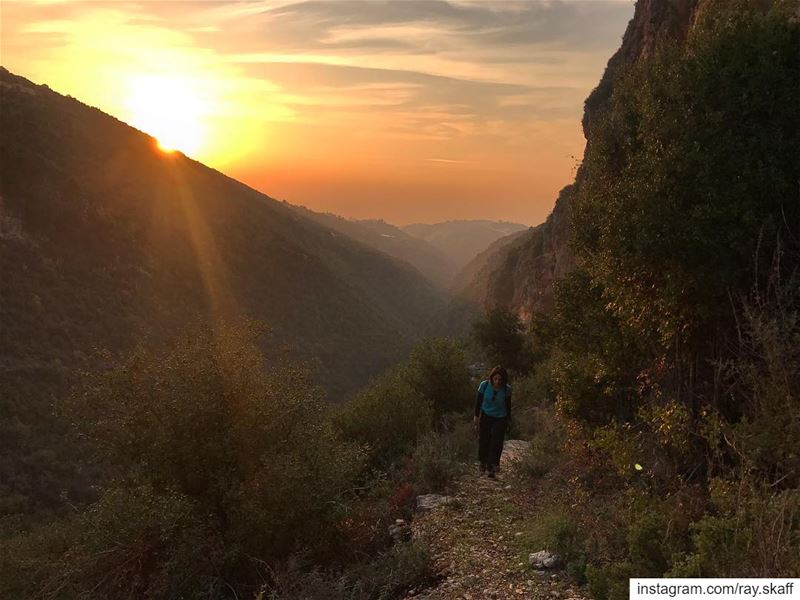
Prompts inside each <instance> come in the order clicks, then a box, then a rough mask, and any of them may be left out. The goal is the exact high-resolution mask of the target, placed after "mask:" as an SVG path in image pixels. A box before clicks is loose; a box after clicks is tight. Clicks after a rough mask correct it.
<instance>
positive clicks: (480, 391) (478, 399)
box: [472, 383, 486, 429]
mask: <svg viewBox="0 0 800 600" xmlns="http://www.w3.org/2000/svg"><path fill="white" fill-rule="evenodd" d="M485 389H486V388H485V387H484V386H483V383H481V385H479V386H478V393H477V394H476V395H475V416H474V417H473V419H472V424H473V425H474V426H475V428H476V429H477V428H478V423H479V421H480V418H481V405H482V404H483V391H484V390H485Z"/></svg>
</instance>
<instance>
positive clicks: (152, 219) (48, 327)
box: [0, 69, 443, 508]
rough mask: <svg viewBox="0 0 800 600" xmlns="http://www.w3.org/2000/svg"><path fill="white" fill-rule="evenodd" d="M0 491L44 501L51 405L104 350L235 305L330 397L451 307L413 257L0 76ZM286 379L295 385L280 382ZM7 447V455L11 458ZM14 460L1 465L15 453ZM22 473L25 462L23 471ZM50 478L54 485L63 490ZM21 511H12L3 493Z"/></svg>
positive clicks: (164, 334)
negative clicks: (310, 369) (378, 246)
mask: <svg viewBox="0 0 800 600" xmlns="http://www.w3.org/2000/svg"><path fill="white" fill-rule="evenodd" d="M0 86H1V87H0V92H1V93H2V102H0V130H2V132H3V134H2V141H0V151H1V152H2V161H0V169H1V170H0V268H1V269H2V277H0V281H2V284H1V285H0V383H1V384H2V388H3V389H2V391H0V402H2V406H1V407H0V408H2V414H3V421H4V425H2V429H3V431H2V432H0V440H2V441H0V454H2V455H3V456H4V457H9V458H8V460H9V463H8V464H14V465H15V466H14V467H13V468H11V472H10V471H9V468H4V467H2V465H0V468H2V469H3V472H2V473H0V481H2V485H3V486H4V487H5V489H3V490H0V492H2V495H3V496H4V497H6V498H11V500H9V502H11V504H14V503H15V502H14V501H13V498H15V497H17V496H15V494H19V495H21V496H20V497H19V498H18V499H19V500H20V502H23V503H24V496H26V495H27V494H28V493H30V492H31V491H32V488H33V487H36V488H39V489H37V490H34V491H33V493H32V494H31V495H33V496H35V497H36V498H37V501H39V502H43V503H46V502H47V500H48V497H47V496H48V493H50V492H52V490H49V491H47V492H46V491H45V489H46V488H47V479H48V477H49V476H50V475H48V474H47V473H42V472H41V471H36V472H35V473H34V472H33V471H35V470H36V469H38V468H40V467H41V466H42V464H46V465H49V466H47V470H49V471H53V470H57V469H59V468H63V467H60V466H59V465H63V464H64V463H65V462H67V461H56V460H48V459H47V458H46V457H45V458H44V459H41V458H40V459H37V460H36V461H34V462H36V464H37V465H38V467H35V468H34V467H31V469H33V470H27V471H26V470H25V469H27V467H26V466H25V465H29V464H31V463H30V462H29V461H26V460H24V459H19V455H20V454H22V455H33V454H36V453H41V452H47V450H43V449H42V448H44V447H46V446H48V443H43V440H45V439H46V438H48V436H50V437H51V438H52V439H51V441H53V444H52V445H51V446H49V447H51V448H52V447H58V436H59V433H58V427H57V425H56V424H55V422H54V421H53V420H52V418H51V413H52V409H51V403H52V402H53V401H54V400H57V399H59V398H61V397H63V396H64V395H65V394H66V393H67V391H68V389H69V387H70V385H71V384H72V383H73V382H74V381H75V379H76V375H77V373H78V372H79V371H80V370H81V369H85V368H95V367H96V366H97V364H98V358H97V356H96V354H95V351H96V350H98V349H99V350H108V351H109V352H110V353H111V354H110V356H111V357H114V356H116V355H119V354H120V353H123V352H125V351H127V350H129V349H130V348H132V347H133V346H134V345H135V344H137V343H144V344H146V345H151V346H154V347H158V346H160V345H163V343H164V342H165V341H167V340H168V339H170V338H171V337H173V336H174V335H175V334H176V333H178V332H180V331H181V330H183V329H184V328H185V327H186V326H187V325H188V324H191V323H196V322H201V323H202V322H205V323H209V322H211V323H215V322H221V321H228V320H233V319H237V318H239V317H242V316H246V317H252V318H256V319H259V320H263V321H264V322H265V323H266V324H267V325H268V326H269V327H270V328H271V329H272V331H273V335H272V336H271V337H270V338H269V340H270V341H269V344H268V347H265V348H264V350H265V352H267V353H268V354H273V355H274V354H275V353H276V352H279V351H281V349H282V347H283V346H284V345H285V344H289V345H290V346H291V347H293V348H294V353H295V354H297V355H299V356H301V357H305V358H309V359H313V360H315V361H317V369H318V373H319V381H320V382H321V383H323V384H324V385H325V386H326V387H327V388H328V390H329V391H330V398H331V400H333V401H339V400H341V399H342V398H343V395H344V394H345V392H347V391H349V390H353V389H355V388H357V387H359V386H362V385H364V384H365V383H366V382H367V380H368V378H370V377H371V376H373V375H375V374H376V373H378V372H380V371H382V370H383V369H385V368H386V367H387V366H389V365H390V364H392V363H393V362H394V361H396V360H397V359H398V358H399V357H400V356H401V355H402V354H403V353H404V352H405V351H407V350H408V349H409V348H410V346H411V344H412V342H413V341H414V340H415V339H416V338H417V337H418V336H419V335H420V333H421V331H422V330H423V329H424V326H425V323H426V321H427V320H428V319H429V318H430V315H431V314H433V313H434V312H438V310H440V309H441V307H442V306H443V302H442V300H441V298H440V296H439V293H438V292H437V291H436V290H435V289H434V288H433V286H431V285H430V284H429V283H428V282H427V281H425V280H424V279H423V277H421V276H420V274H419V273H418V272H417V271H415V270H414V269H413V268H412V267H410V266H408V265H405V264H402V263H400V262H398V261H396V260H392V259H389V258H388V257H386V256H385V255H384V254H381V253H379V252H376V251H375V250H373V249H371V248H368V247H366V246H364V245H363V244H360V243H358V242H356V241H354V240H351V239H350V238H348V237H346V236H344V235H339V234H338V233H336V232H333V231H332V230H330V229H328V228H326V227H323V226H321V225H319V224H318V223H316V222H314V221H312V220H310V219H307V218H304V217H303V216H301V215H300V214H299V213H298V212H297V211H295V210H293V209H292V208H290V207H289V206H286V205H284V204H282V203H280V202H276V201H274V200H272V199H271V198H269V197H267V196H265V195H263V194H260V193H258V192H256V191H255V190H253V189H251V188H248V187H247V186H245V185H243V184H241V183H239V182H237V181H235V180H232V179H230V178H228V177H226V176H224V175H222V174H221V173H219V172H216V171H214V170H212V169H210V168H208V167H206V166H204V165H202V164H200V163H197V162H195V161H192V160H190V159H188V158H186V157H185V156H183V155H182V154H180V153H175V154H164V153H163V152H161V151H160V150H158V149H157V148H156V146H155V144H154V140H153V139H152V138H150V137H149V136H147V135H145V134H143V133H141V132H139V131H137V130H135V129H133V128H131V127H129V126H127V125H126V124H124V123H122V122H120V121H118V120H116V119H114V118H112V117H110V116H108V115H106V114H103V113H102V112H100V111H99V110H96V109H94V108H90V107H88V106H86V105H84V104H81V103H80V102H78V101H77V100H75V99H72V98H67V97H64V96H61V95H60V94H57V93H55V92H53V91H51V90H50V89H49V88H47V87H46V86H36V85H34V84H32V83H30V82H29V81H27V80H26V79H23V78H21V77H17V76H15V75H13V74H11V73H9V72H8V71H6V70H5V69H3V70H2V72H0ZM287 385H291V382H287ZM15 457H16V458H17V460H15ZM7 466H8V465H7ZM20 470H21V471H20ZM56 492H57V491H56ZM11 508H13V507H11Z"/></svg>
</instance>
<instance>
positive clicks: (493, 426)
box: [478, 412, 508, 469]
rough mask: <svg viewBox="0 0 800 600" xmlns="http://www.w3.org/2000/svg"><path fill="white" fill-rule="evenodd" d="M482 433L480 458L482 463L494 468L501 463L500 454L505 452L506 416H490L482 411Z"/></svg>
mask: <svg viewBox="0 0 800 600" xmlns="http://www.w3.org/2000/svg"><path fill="white" fill-rule="evenodd" d="M480 421H481V422H480V429H479V432H480V435H479V436H478V460H479V461H481V465H486V466H487V467H488V468H489V469H494V468H496V467H497V466H499V465H500V455H501V454H502V453H503V440H504V438H505V436H506V426H507V425H508V419H507V418H506V417H501V418H498V417H490V416H489V415H487V414H486V413H484V412H481V419H480Z"/></svg>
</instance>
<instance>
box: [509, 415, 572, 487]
mask: <svg viewBox="0 0 800 600" xmlns="http://www.w3.org/2000/svg"><path fill="white" fill-rule="evenodd" d="M515 410H516V409H515ZM519 414H520V413H519V412H518V413H517V415H518V416H515V417H514V418H515V419H520V418H525V419H527V420H528V421H529V422H530V429H531V430H532V435H530V436H529V439H530V446H529V447H528V449H527V450H526V451H525V453H524V454H523V455H522V462H521V468H522V470H523V471H524V472H525V473H527V474H528V475H530V476H531V477H534V478H535V477H541V476H542V475H544V474H546V473H547V472H549V471H550V470H551V469H552V468H553V467H554V466H555V465H556V464H558V463H559V462H560V460H562V458H563V455H562V450H563V445H564V442H565V440H566V432H565V430H564V425H563V423H562V421H561V419H560V418H559V416H558V415H557V414H556V413H555V411H554V410H553V408H552V406H551V407H546V408H542V407H534V408H533V409H529V410H528V411H525V412H524V413H523V417H520V416H519Z"/></svg>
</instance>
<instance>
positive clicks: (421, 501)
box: [417, 494, 451, 510]
mask: <svg viewBox="0 0 800 600" xmlns="http://www.w3.org/2000/svg"><path fill="white" fill-rule="evenodd" d="M450 500H451V498H450V496H440V495H439V494H423V495H422V496H417V508H418V509H419V510H433V509H434V508H436V507H437V506H441V505H442V504H449V503H450Z"/></svg>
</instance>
